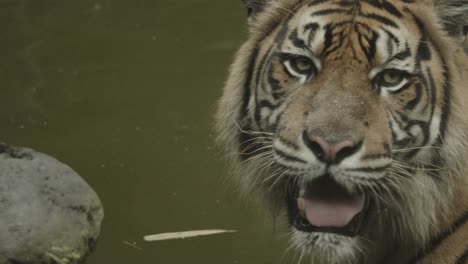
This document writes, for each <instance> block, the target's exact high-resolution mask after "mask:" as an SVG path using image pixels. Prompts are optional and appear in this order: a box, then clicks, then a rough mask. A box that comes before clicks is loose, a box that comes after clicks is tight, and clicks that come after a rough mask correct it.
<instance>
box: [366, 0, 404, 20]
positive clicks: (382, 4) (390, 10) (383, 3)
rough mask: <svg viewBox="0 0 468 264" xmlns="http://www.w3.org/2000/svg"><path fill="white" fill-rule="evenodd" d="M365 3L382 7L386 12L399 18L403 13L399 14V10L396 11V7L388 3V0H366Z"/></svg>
mask: <svg viewBox="0 0 468 264" xmlns="http://www.w3.org/2000/svg"><path fill="white" fill-rule="evenodd" d="M366 3H368V4H370V5H372V6H374V7H377V8H378V9H384V10H385V11H387V12H388V13H390V14H392V15H394V16H396V17H398V18H400V17H402V16H403V15H402V14H401V12H400V11H398V9H397V8H396V7H395V6H394V5H392V4H390V3H389V2H388V1H375V0H367V1H366Z"/></svg>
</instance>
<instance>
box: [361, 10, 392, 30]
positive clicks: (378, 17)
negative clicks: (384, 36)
mask: <svg viewBox="0 0 468 264" xmlns="http://www.w3.org/2000/svg"><path fill="white" fill-rule="evenodd" d="M361 15H362V16H363V17H366V18H369V19H373V20H376V21H378V22H380V23H382V24H384V25H387V26H389V27H394V28H399V27H398V25H397V24H396V23H395V22H393V21H392V20H390V19H388V18H386V17H383V16H381V15H377V14H365V13H361Z"/></svg>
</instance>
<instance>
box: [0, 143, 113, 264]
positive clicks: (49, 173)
mask: <svg viewBox="0 0 468 264" xmlns="http://www.w3.org/2000/svg"><path fill="white" fill-rule="evenodd" d="M103 217H104V212H103V208H102V205H101V202H100V200H99V198H98V196H97V195H96V193H95V192H94V191H93V190H92V189H91V187H90V186H89V185H88V184H87V183H86V182H85V181H84V180H83V179H82V178H81V177H80V176H79V175H78V174H77V173H76V172H74V171H73V170H72V169H71V168H70V167H68V166H67V165H65V164H63V163H61V162H59V161H57V160H56V159H54V158H52V157H50V156H48V155H45V154H43V153H39V152H36V151H34V150H31V149H26V148H14V147H9V146H7V145H3V144H0V264H5V263H6V264H19V263H21V264H39V263H40V264H49V263H50V264H52V263H53V264H74V263H83V262H84V260H85V258H86V257H87V256H88V254H89V253H90V252H91V251H92V250H93V249H94V246H95V244H96V239H97V237H98V235H99V232H100V226H101V222H102V219H103Z"/></svg>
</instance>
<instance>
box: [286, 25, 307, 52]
mask: <svg viewBox="0 0 468 264" xmlns="http://www.w3.org/2000/svg"><path fill="white" fill-rule="evenodd" d="M288 38H289V40H290V41H291V42H292V44H293V45H294V46H296V47H298V48H300V49H304V48H307V45H306V44H305V42H304V40H302V39H300V38H299V35H298V31H297V28H296V29H294V30H293V31H292V32H291V33H290V34H289V37H288Z"/></svg>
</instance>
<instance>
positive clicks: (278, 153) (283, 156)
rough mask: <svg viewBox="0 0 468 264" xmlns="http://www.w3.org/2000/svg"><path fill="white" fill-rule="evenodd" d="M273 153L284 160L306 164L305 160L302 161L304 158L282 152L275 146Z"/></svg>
mask: <svg viewBox="0 0 468 264" xmlns="http://www.w3.org/2000/svg"><path fill="white" fill-rule="evenodd" d="M275 153H276V155H278V156H280V157H281V158H282V159H284V160H286V161H289V162H298V163H302V164H307V162H306V161H304V160H302V159H300V158H298V157H294V156H291V155H289V154H287V153H286V152H284V151H282V150H279V149H277V148H275Z"/></svg>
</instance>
